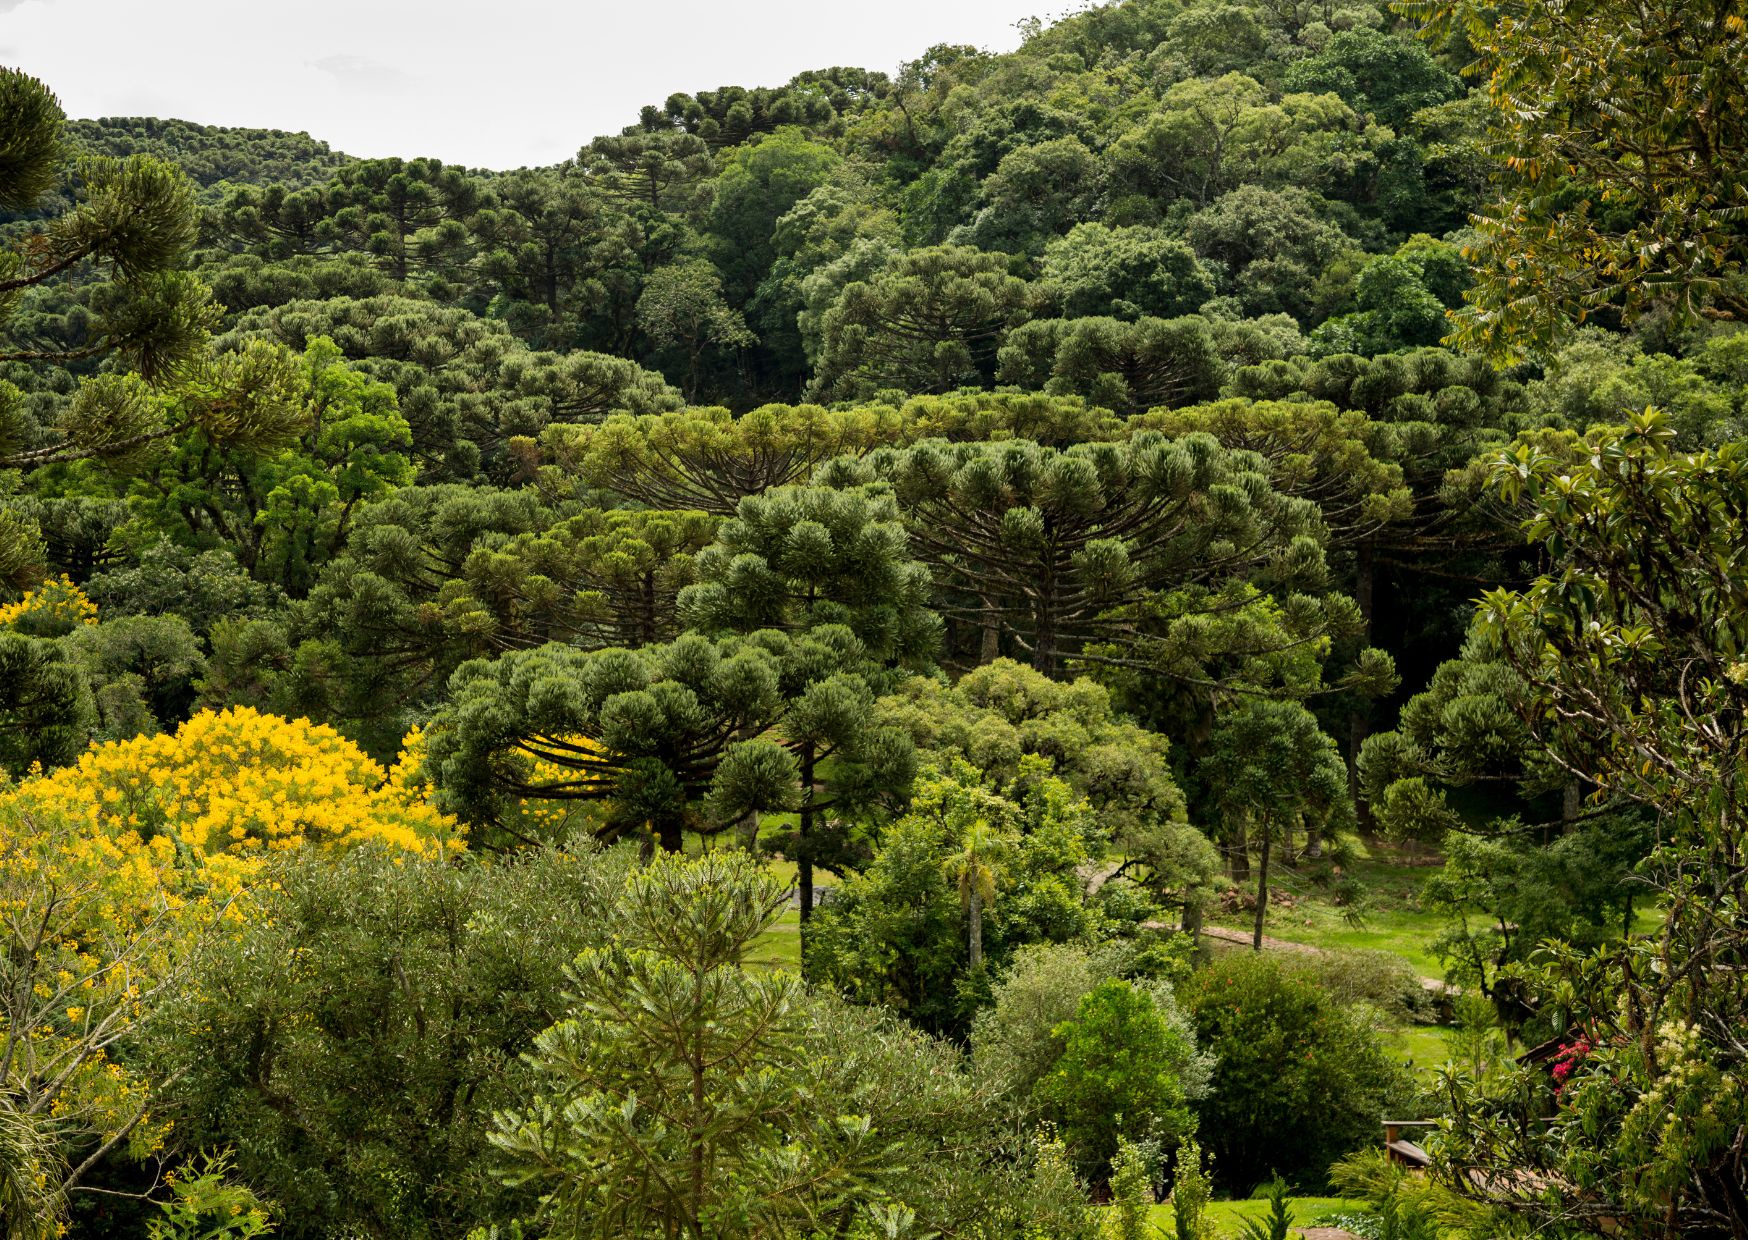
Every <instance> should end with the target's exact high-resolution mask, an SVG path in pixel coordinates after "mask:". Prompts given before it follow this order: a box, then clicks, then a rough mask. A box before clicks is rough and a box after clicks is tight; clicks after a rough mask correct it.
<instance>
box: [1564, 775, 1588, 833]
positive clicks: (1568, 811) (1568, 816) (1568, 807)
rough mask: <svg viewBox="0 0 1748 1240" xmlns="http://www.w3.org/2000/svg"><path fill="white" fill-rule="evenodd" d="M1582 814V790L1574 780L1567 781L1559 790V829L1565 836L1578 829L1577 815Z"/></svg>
mask: <svg viewBox="0 0 1748 1240" xmlns="http://www.w3.org/2000/svg"><path fill="white" fill-rule="evenodd" d="M1583 812H1584V788H1583V786H1582V785H1580V784H1579V782H1578V781H1577V780H1576V779H1568V780H1567V781H1566V786H1565V787H1564V788H1562V789H1561V790H1560V829H1561V831H1562V832H1563V833H1565V834H1566V835H1571V834H1572V832H1574V831H1576V830H1577V829H1578V827H1577V823H1578V815H1579V814H1581V813H1583Z"/></svg>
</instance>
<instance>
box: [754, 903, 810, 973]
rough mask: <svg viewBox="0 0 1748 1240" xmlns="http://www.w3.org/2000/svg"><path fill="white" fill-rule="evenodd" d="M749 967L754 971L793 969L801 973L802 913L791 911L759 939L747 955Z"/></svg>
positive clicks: (755, 940)
mask: <svg viewBox="0 0 1748 1240" xmlns="http://www.w3.org/2000/svg"><path fill="white" fill-rule="evenodd" d="M747 965H748V966H749V967H751V968H754V969H792V970H794V971H795V972H800V971H801V911H800V910H799V909H790V910H789V911H788V912H786V913H784V914H783V915H782V916H781V917H779V918H777V920H776V921H775V922H774V923H773V924H772V926H771V928H770V929H769V930H766V931H765V932H764V933H763V934H761V935H760V936H759V937H758V938H756V939H754V940H753V946H752V950H751V951H749V952H748V953H747Z"/></svg>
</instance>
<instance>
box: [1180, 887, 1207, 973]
mask: <svg viewBox="0 0 1748 1240" xmlns="http://www.w3.org/2000/svg"><path fill="white" fill-rule="evenodd" d="M1202 913H1203V909H1202V902H1201V901H1200V900H1197V899H1195V898H1193V897H1192V898H1190V899H1187V900H1185V901H1184V915H1183V920H1182V921H1181V922H1179V924H1178V928H1179V929H1180V930H1182V931H1183V932H1184V933H1185V934H1187V935H1189V936H1190V948H1191V959H1193V960H1194V961H1196V963H1198V964H1200V963H1201V962H1202V958H1203V956H1204V955H1205V954H1206V952H1207V945H1206V944H1205V943H1204V942H1203V941H1202Z"/></svg>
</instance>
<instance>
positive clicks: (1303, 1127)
mask: <svg viewBox="0 0 1748 1240" xmlns="http://www.w3.org/2000/svg"><path fill="white" fill-rule="evenodd" d="M1181 997H1182V999H1183V1002H1184V1003H1185V1005H1186V1006H1187V1007H1188V1009H1189V1012H1190V1016H1191V1019H1192V1020H1194V1022H1195V1025H1196V1035H1197V1038H1198V1041H1199V1043H1200V1045H1201V1046H1202V1047H1203V1048H1204V1049H1205V1050H1207V1051H1209V1052H1211V1053H1212V1054H1213V1055H1214V1056H1215V1057H1216V1064H1215V1068H1214V1077H1213V1088H1212V1090H1211V1092H1210V1093H1209V1095H1208V1097H1207V1098H1206V1099H1204V1100H1203V1101H1202V1102H1201V1103H1200V1104H1199V1105H1198V1107H1197V1111H1198V1113H1199V1115H1200V1117H1201V1131H1202V1132H1203V1133H1204V1134H1205V1136H1206V1139H1207V1141H1208V1143H1209V1146H1210V1147H1211V1148H1212V1150H1213V1151H1214V1154H1215V1157H1216V1160H1217V1161H1216V1166H1217V1167H1218V1168H1219V1169H1220V1172H1221V1174H1222V1176H1223V1178H1224V1179H1225V1181H1226V1182H1227V1183H1229V1184H1240V1185H1249V1184H1255V1183H1257V1182H1258V1181H1259V1180H1261V1179H1262V1178H1263V1177H1264V1176H1267V1175H1269V1174H1271V1173H1273V1172H1275V1171H1279V1172H1280V1173H1281V1174H1283V1175H1287V1176H1291V1177H1293V1178H1295V1179H1297V1180H1299V1181H1300V1182H1301V1183H1304V1182H1314V1183H1315V1182H1320V1181H1321V1180H1322V1179H1323V1177H1324V1174H1325V1172H1326V1171H1327V1170H1328V1167H1329V1165H1330V1163H1332V1162H1334V1161H1335V1160H1336V1159H1337V1158H1339V1157H1341V1156H1342V1155H1344V1154H1347V1153H1351V1152H1352V1151H1354V1150H1356V1149H1359V1148H1361V1147H1362V1146H1364V1145H1367V1144H1370V1143H1375V1142H1376V1141H1377V1140H1378V1136H1379V1132H1380V1129H1379V1124H1380V1122H1381V1121H1382V1119H1383V1116H1384V1113H1385V1111H1386V1109H1387V1108H1389V1107H1390V1106H1392V1105H1394V1104H1396V1103H1398V1102H1399V1101H1400V1100H1403V1099H1405V1097H1406V1096H1407V1093H1408V1091H1409V1082H1408V1081H1407V1079H1406V1077H1405V1075H1404V1074H1403V1072H1402V1071H1401V1069H1399V1068H1397V1067H1396V1066H1395V1065H1394V1064H1393V1063H1392V1062H1391V1059H1390V1056H1389V1055H1388V1054H1386V1053H1385V1051H1384V1048H1383V1046H1382V1045H1381V1043H1380V1040H1379V1037H1378V1033H1377V1030H1375V1029H1373V1028H1372V1027H1371V1026H1369V1025H1368V1024H1367V1023H1365V1021H1364V1019H1363V1016H1361V1015H1358V1014H1356V1013H1355V1012H1353V1011H1352V1010H1350V1009H1348V1008H1346V1007H1344V1006H1343V1005H1342V1004H1341V1003H1339V1002H1338V1001H1337V1000H1335V999H1334V998H1333V997H1331V996H1330V995H1329V994H1327V993H1325V992H1324V991H1323V990H1322V989H1320V988H1319V987H1318V986H1317V985H1315V984H1314V983H1312V982H1311V981H1310V980H1309V979H1307V978H1306V977H1304V976H1303V975H1302V974H1297V973H1295V971H1294V970H1292V969H1289V968H1286V967H1283V966H1282V965H1281V964H1280V963H1279V962H1277V961H1275V960H1273V959H1271V958H1270V957H1267V956H1261V955H1253V954H1250V953H1243V954H1233V955H1229V956H1225V957H1222V958H1220V959H1217V960H1216V961H1215V962H1214V963H1213V964H1211V965H1210V966H1209V967H1207V968H1206V969H1203V970H1202V971H1201V972H1199V973H1197V974H1196V975H1195V976H1194V977H1192V978H1191V979H1190V980H1189V982H1188V983H1186V984H1185V985H1184V987H1183V988H1182V990H1181Z"/></svg>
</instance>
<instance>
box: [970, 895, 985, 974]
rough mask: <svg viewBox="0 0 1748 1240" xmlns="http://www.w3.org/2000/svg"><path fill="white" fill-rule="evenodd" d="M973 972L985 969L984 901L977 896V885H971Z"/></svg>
mask: <svg viewBox="0 0 1748 1240" xmlns="http://www.w3.org/2000/svg"><path fill="white" fill-rule="evenodd" d="M969 903H970V905H971V971H972V972H973V973H975V972H977V970H978V969H980V968H981V967H983V899H982V897H981V896H979V895H978V894H977V884H976V883H973V884H972V885H971V899H970V901H969Z"/></svg>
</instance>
